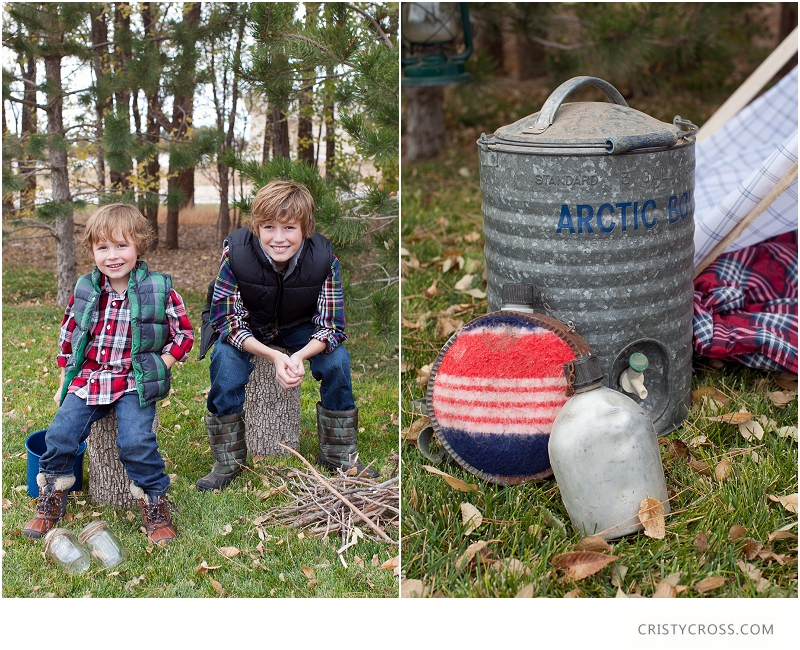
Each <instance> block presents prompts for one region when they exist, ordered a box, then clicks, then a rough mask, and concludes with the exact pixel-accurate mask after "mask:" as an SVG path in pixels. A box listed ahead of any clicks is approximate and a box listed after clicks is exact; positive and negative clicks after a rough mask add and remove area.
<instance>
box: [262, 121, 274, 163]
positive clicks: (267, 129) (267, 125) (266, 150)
mask: <svg viewBox="0 0 800 650" xmlns="http://www.w3.org/2000/svg"><path fill="white" fill-rule="evenodd" d="M272 115H273V114H272V111H267V113H266V115H265V118H266V119H265V120H264V146H263V147H262V149H261V164H262V165H266V164H267V163H268V162H269V160H270V151H272V133H273V131H274V130H275V125H274V124H273V123H272Z"/></svg>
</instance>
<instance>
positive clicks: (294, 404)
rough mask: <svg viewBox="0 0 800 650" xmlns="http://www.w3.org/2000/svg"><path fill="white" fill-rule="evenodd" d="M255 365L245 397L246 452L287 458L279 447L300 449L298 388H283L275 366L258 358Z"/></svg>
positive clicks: (285, 453)
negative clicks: (276, 375)
mask: <svg viewBox="0 0 800 650" xmlns="http://www.w3.org/2000/svg"><path fill="white" fill-rule="evenodd" d="M254 363H255V368H254V369H253V372H252V373H251V374H250V381H248V382H247V388H246V389H245V398H244V422H245V439H246V441H247V450H248V451H249V452H250V453H251V454H253V455H254V456H255V455H260V456H286V455H287V452H286V450H285V449H282V448H281V447H280V446H279V444H284V445H286V446H287V447H291V448H292V449H297V450H299V449H300V387H299V386H298V387H297V388H291V389H289V390H286V389H284V388H283V387H281V385H280V384H279V383H278V381H277V380H276V379H275V366H274V365H272V364H271V363H270V362H269V361H267V360H266V359H262V358H261V357H256V358H255V360H254Z"/></svg>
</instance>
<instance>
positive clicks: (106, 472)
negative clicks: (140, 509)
mask: <svg viewBox="0 0 800 650" xmlns="http://www.w3.org/2000/svg"><path fill="white" fill-rule="evenodd" d="M151 430H152V432H153V433H157V432H158V411H156V417H155V419H154V420H153V428H152V429H151ZM118 433H119V429H118V428H117V409H116V407H115V408H113V409H111V411H110V412H109V414H108V415H106V416H105V417H104V418H102V419H101V420H98V421H97V422H95V423H94V424H92V432H91V433H90V434H89V437H88V438H87V440H86V449H87V451H88V452H89V498H90V499H91V500H92V503H93V504H94V505H97V506H115V507H117V508H127V507H130V506H132V505H135V504H136V499H134V497H133V495H132V494H131V489H130V485H131V480H130V479H129V478H128V475H127V474H126V472H125V468H124V467H123V466H122V463H121V462H120V460H119V448H118V447H117V435H118Z"/></svg>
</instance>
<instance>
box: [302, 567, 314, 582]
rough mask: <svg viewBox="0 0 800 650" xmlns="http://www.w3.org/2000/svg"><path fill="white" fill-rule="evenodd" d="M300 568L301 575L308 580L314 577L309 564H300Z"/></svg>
mask: <svg viewBox="0 0 800 650" xmlns="http://www.w3.org/2000/svg"><path fill="white" fill-rule="evenodd" d="M300 570H301V571H302V572H303V575H304V576H305V577H306V578H308V579H309V580H313V579H314V569H312V568H311V567H310V566H301V567H300Z"/></svg>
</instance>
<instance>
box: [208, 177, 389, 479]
mask: <svg viewBox="0 0 800 650" xmlns="http://www.w3.org/2000/svg"><path fill="white" fill-rule="evenodd" d="M314 210H315V204H314V199H313V198H312V197H311V194H310V193H309V191H308V190H307V189H306V188H305V187H303V186H302V185H298V184H296V183H292V182H289V181H282V180H276V181H272V182H271V183H269V184H267V185H266V186H264V187H262V188H261V189H260V190H259V191H258V193H257V194H256V197H255V199H254V200H253V207H252V210H251V222H250V225H249V227H244V228H240V229H239V230H237V231H235V232H233V233H232V234H231V235H230V236H229V237H228V239H227V240H226V245H225V247H224V249H223V252H222V260H221V261H220V268H219V273H218V274H217V279H216V281H215V283H214V289H213V296H212V299H211V305H210V317H209V320H210V326H211V327H213V329H214V330H215V331H216V333H217V334H218V335H219V340H218V341H217V342H216V345H215V346H214V350H213V352H212V353H211V366H210V375H211V390H210V391H209V393H208V399H207V406H208V411H209V413H208V415H206V426H207V429H208V437H209V444H210V447H211V455H212V456H213V457H214V459H215V461H216V463H215V464H214V467H213V468H212V470H211V473H210V474H208V475H207V476H204V477H202V478H201V479H199V480H198V481H197V488H198V489H199V490H214V489H222V488H224V487H225V486H227V485H228V484H229V483H230V482H231V481H232V480H233V479H234V478H236V476H237V475H238V474H239V472H240V471H241V467H242V465H244V463H245V460H246V458H247V446H246V443H245V435H244V433H245V431H244V414H243V411H244V396H245V386H246V385H247V382H248V380H249V377H250V373H251V372H252V370H253V367H254V365H253V363H252V361H251V360H252V358H253V355H258V356H260V357H263V358H265V359H267V360H268V361H270V362H271V363H273V364H274V365H275V373H276V378H277V380H278V383H279V384H280V385H281V386H283V388H286V389H288V388H293V387H295V386H299V385H300V383H301V382H302V380H303V376H304V374H305V370H304V367H303V361H304V360H306V359H308V361H309V364H310V366H311V374H312V376H313V377H314V378H315V379H317V380H318V381H321V386H320V402H318V403H317V433H318V436H319V449H320V453H319V458H318V460H319V462H320V464H321V465H323V466H324V467H326V468H328V469H337V468H341V469H342V470H343V471H345V472H348V471H349V472H351V473H361V472H363V471H364V470H365V468H364V466H363V465H361V464H360V463H358V462H357V460H356V456H357V451H358V449H357V440H356V432H357V430H358V410H357V409H356V406H355V402H354V399H353V392H352V386H351V379H350V355H349V354H348V352H347V350H346V349H345V348H344V346H343V345H341V343H342V342H343V341H344V340H345V339H346V338H347V337H346V335H345V332H344V326H345V321H344V310H343V300H342V285H341V279H340V276H339V260H338V259H337V258H336V256H335V255H334V254H333V248H332V246H331V244H330V242H329V241H328V240H327V239H325V238H324V237H323V236H322V235H320V234H319V233H315V232H314ZM204 327H206V326H205V325H204ZM203 338H204V340H205V339H206V338H207V337H205V336H204V337H203ZM209 338H210V337H209ZM269 345H275V346H280V347H282V348H284V349H287V350H289V351H290V354H289V355H286V354H284V353H283V352H281V351H279V350H276V349H274V348H272V347H269ZM207 347H208V346H207V345H204V346H203V349H202V350H201V352H200V355H201V358H202V356H203V355H204V354H205V351H206V348H207ZM364 475H366V476H370V477H376V476H377V472H375V471H373V470H372V469H371V468H370V469H367V470H366V474H364Z"/></svg>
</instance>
